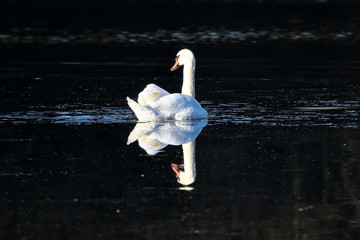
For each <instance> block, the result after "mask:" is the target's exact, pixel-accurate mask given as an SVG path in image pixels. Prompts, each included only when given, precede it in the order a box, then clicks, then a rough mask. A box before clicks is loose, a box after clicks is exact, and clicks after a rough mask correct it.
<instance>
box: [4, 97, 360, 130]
mask: <svg viewBox="0 0 360 240" xmlns="http://www.w3.org/2000/svg"><path fill="white" fill-rule="evenodd" d="M202 105H203V106H204V108H205V109H206V110H207V111H208V112H209V125H217V124H224V123H225V124H226V123H229V122H231V123H233V124H253V125H263V126H286V127H292V126H300V125H301V126H330V127H346V128H358V127H359V122H358V121H359V111H358V110H359V108H360V107H359V106H356V105H350V104H348V105H346V104H345V106H340V105H339V104H334V103H333V106H330V105H329V103H327V102H326V103H324V104H323V105H319V106H315V105H314V104H313V105H310V104H308V107H287V108H284V107H277V106H266V105H260V104H259V105H255V104H250V103H244V102H232V103H231V102H230V103H219V104H215V103H213V102H202ZM135 121H136V117H135V115H134V114H133V112H132V111H131V110H130V109H129V108H127V107H100V108H99V107H95V106H90V105H89V106H81V105H76V106H72V105H66V106H65V105H59V106H55V107H54V108H53V109H46V110H43V111H41V110H35V109H32V110H30V111H21V112H20V111H19V112H12V113H8V114H2V115H0V122H1V123H11V124H27V123H30V124H31V123H38V124H39V123H54V124H74V125H76V124H116V123H127V122H135Z"/></svg>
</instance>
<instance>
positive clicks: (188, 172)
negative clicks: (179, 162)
mask: <svg viewBox="0 0 360 240" xmlns="http://www.w3.org/2000/svg"><path fill="white" fill-rule="evenodd" d="M182 148H183V153H184V172H181V176H180V180H181V182H180V183H181V184H183V185H189V184H191V183H193V182H194V181H195V178H196V166H195V141H192V142H189V143H185V144H183V145H182Z"/></svg>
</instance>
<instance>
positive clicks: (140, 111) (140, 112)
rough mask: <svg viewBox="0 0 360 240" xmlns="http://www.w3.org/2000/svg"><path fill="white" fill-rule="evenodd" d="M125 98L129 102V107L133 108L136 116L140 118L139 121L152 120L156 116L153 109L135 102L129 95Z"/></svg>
mask: <svg viewBox="0 0 360 240" xmlns="http://www.w3.org/2000/svg"><path fill="white" fill-rule="evenodd" d="M126 100H127V102H128V104H129V107H130V108H131V110H133V112H134V113H135V115H136V117H137V118H138V119H139V120H140V121H150V120H154V119H155V118H156V115H155V113H154V112H153V111H151V110H149V109H147V108H146V107H144V106H142V105H140V104H138V103H137V102H135V101H134V100H132V99H131V98H129V97H126Z"/></svg>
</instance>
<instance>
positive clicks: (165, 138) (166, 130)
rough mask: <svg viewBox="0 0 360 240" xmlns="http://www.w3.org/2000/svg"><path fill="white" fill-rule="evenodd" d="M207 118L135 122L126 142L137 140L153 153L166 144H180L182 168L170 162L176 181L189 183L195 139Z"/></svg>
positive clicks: (191, 175) (191, 176) (193, 168)
mask: <svg viewBox="0 0 360 240" xmlns="http://www.w3.org/2000/svg"><path fill="white" fill-rule="evenodd" d="M206 124H207V120H206V119H205V120H198V121H173V122H164V123H155V122H146V123H137V124H136V126H135V128H134V130H133V131H132V132H131V133H130V135H129V137H128V142H127V144H130V143H132V142H134V141H136V140H138V143H139V146H140V147H141V148H143V149H144V150H145V151H146V152H147V153H148V154H150V155H154V154H156V153H158V152H159V151H161V150H162V149H163V148H165V147H166V146H167V145H182V149H183V155H184V170H183V171H182V170H180V167H179V165H178V164H174V163H173V164H171V168H172V169H173V170H174V172H175V173H176V177H177V178H178V182H179V183H181V184H182V185H189V184H191V183H193V182H194V181H195V177H196V169H195V139H196V137H197V136H198V135H199V133H200V132H201V130H202V129H203V127H204V126H206Z"/></svg>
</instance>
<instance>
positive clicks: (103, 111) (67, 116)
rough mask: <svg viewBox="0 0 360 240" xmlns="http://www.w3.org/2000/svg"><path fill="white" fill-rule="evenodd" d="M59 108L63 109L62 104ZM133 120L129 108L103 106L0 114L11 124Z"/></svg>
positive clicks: (95, 122)
mask: <svg viewBox="0 0 360 240" xmlns="http://www.w3.org/2000/svg"><path fill="white" fill-rule="evenodd" d="M60 109H64V107H63V106H61V107H60ZM132 120H134V115H133V113H132V112H131V110H130V109H123V108H118V107H103V108H94V109H67V110H66V109H64V110H63V111H61V110H60V111H59V108H58V107H55V109H54V110H45V111H34V110H32V111H25V112H12V113H9V114H3V115H0V122H2V123H12V124H25V123H30V124H31V123H54V124H74V125H76V124H114V123H125V122H128V121H132Z"/></svg>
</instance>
